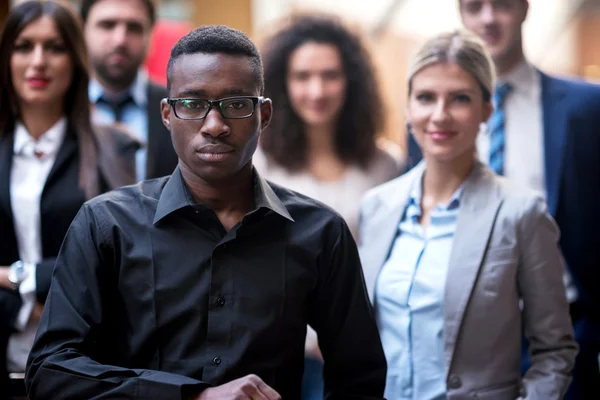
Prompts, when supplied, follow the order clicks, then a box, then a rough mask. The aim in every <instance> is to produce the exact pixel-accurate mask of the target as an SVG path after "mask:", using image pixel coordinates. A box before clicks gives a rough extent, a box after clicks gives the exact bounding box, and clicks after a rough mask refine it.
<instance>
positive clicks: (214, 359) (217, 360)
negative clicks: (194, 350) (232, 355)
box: [213, 357, 221, 365]
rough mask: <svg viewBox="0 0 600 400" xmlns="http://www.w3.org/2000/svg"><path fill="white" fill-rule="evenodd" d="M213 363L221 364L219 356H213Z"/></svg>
mask: <svg viewBox="0 0 600 400" xmlns="http://www.w3.org/2000/svg"><path fill="white" fill-rule="evenodd" d="M213 363H214V364H215V365H219V364H221V357H215V358H213Z"/></svg>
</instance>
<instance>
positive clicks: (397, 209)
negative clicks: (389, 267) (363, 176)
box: [361, 162, 425, 303]
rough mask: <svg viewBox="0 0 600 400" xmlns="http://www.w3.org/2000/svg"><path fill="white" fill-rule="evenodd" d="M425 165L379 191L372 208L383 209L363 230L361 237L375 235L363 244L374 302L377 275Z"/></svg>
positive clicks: (364, 263)
mask: <svg viewBox="0 0 600 400" xmlns="http://www.w3.org/2000/svg"><path fill="white" fill-rule="evenodd" d="M424 168H425V164H424V163H423V162H421V163H420V164H419V165H417V166H416V167H414V168H413V169H412V170H411V171H409V172H408V173H407V174H406V175H405V176H404V177H402V178H399V179H398V180H396V181H395V182H394V183H393V184H391V185H390V186H388V187H387V188H386V190H385V191H382V192H380V193H379V194H378V198H377V200H378V203H377V204H375V205H373V208H379V206H381V209H376V210H373V212H374V214H373V215H372V217H370V222H369V224H368V225H367V226H368V230H367V231H366V232H364V234H362V233H361V237H366V238H374V239H371V240H369V241H368V243H369V244H368V246H362V245H361V255H362V257H363V265H364V266H365V268H364V269H363V270H364V276H365V282H366V284H367V289H368V292H369V298H370V299H371V303H374V292H375V283H376V280H377V276H378V275H379V271H380V270H381V267H383V264H384V263H385V261H386V260H387V258H388V255H389V253H390V250H391V248H392V245H393V244H394V240H395V239H396V236H397V234H398V224H399V223H400V218H402V214H404V210H405V209H406V205H407V204H408V200H409V198H410V188H411V187H412V185H413V183H414V181H415V180H416V179H419V178H420V177H421V176H422V174H423V170H424ZM367 217H368V218H369V216H367Z"/></svg>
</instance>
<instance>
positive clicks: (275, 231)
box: [26, 170, 386, 400]
mask: <svg viewBox="0 0 600 400" xmlns="http://www.w3.org/2000/svg"><path fill="white" fill-rule="evenodd" d="M254 182H255V184H254V197H255V204H256V209H255V210H254V211H252V212H250V213H248V214H247V215H245V216H244V218H243V220H242V221H241V222H240V223H238V224H237V225H236V226H234V227H233V229H231V230H230V231H229V232H226V231H225V229H224V228H223V226H222V225H221V223H220V221H219V220H218V218H217V217H216V215H215V214H214V212H213V211H212V210H211V209H209V208H207V207H206V206H203V205H200V204H194V201H193V200H192V197H191V195H190V193H189V191H188V189H187V187H186V185H185V183H184V182H183V179H182V176H181V173H180V171H179V170H176V171H175V173H174V174H173V175H172V177H170V178H168V177H167V178H160V179H156V180H150V181H145V182H142V183H140V184H138V185H135V186H131V187H126V188H122V189H119V190H116V191H113V192H110V193H108V194H106V195H103V196H100V197H97V198H96V199H93V200H91V201H89V202H87V203H86V204H85V205H84V206H83V207H82V209H81V210H80V212H79V214H78V215H77V217H76V218H75V220H74V221H73V224H72V225H71V228H70V229H69V232H68V233H67V235H66V238H65V241H64V244H63V247H62V249H61V252H60V255H59V258H58V261H57V264H56V267H55V271H54V277H53V280H52V286H51V290H50V295H49V297H48V301H47V302H46V309H45V311H44V314H43V317H42V320H41V322H40V325H39V329H38V337H37V339H36V342H35V345H34V347H33V350H32V352H31V355H30V358H29V363H28V370H27V377H26V383H27V386H28V390H29V394H30V396H31V397H32V398H35V399H50V398H51V399H59V398H71V397H75V398H93V397H94V398H95V397H96V396H99V397H102V398H104V397H105V396H106V397H110V398H136V399H138V398H139V399H141V398H148V399H176V398H185V397H186V396H187V395H188V394H190V393H194V392H196V393H197V392H199V391H201V390H202V389H204V388H206V387H207V386H210V385H219V384H223V383H226V382H229V381H231V380H234V379H237V378H239V377H242V376H245V375H247V374H256V375H258V376H259V377H261V378H262V379H263V380H264V381H265V382H266V383H267V384H268V385H269V386H271V387H273V388H274V389H275V390H277V391H278V392H279V393H280V394H281V395H282V397H283V399H285V400H289V399H298V398H299V397H300V386H301V377H302V371H303V355H304V339H305V335H306V325H307V324H310V325H311V326H312V327H314V328H315V330H316V331H317V333H318V336H319V344H320V347H321V351H322V353H323V357H324V359H325V371H324V376H325V388H326V392H327V393H329V394H330V397H329V398H331V399H333V398H336V399H337V398H339V399H351V398H360V399H370V398H382V396H383V389H384V385H385V376H386V364H385V357H384V354H383V350H382V347H381V343H380V340H379V335H378V332H377V328H376V325H375V321H374V318H373V315H372V311H371V308H370V304H369V301H368V298H367V293H366V289H365V284H364V280H363V277H362V271H361V265H360V261H359V257H358V253H357V250H356V245H355V243H354V241H353V240H352V237H351V235H350V232H349V230H348V228H347V226H346V224H345V223H344V221H343V220H342V218H341V217H339V216H338V215H337V214H336V213H334V212H333V211H331V210H330V209H328V208H326V207H325V206H323V205H321V204H320V203H318V202H316V201H315V200H312V199H310V198H307V197H304V196H301V195H299V194H297V193H295V192H292V191H290V190H287V189H284V188H282V187H280V186H276V185H274V184H271V183H267V182H266V181H264V180H263V179H262V178H261V177H260V176H258V174H256V173H255V175H254Z"/></svg>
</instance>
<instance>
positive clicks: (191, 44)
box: [167, 25, 265, 95]
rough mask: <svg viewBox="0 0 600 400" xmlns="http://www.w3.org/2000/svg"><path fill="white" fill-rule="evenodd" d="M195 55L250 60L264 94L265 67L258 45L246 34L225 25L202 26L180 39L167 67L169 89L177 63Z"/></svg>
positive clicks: (258, 84) (258, 85) (261, 91)
mask: <svg viewBox="0 0 600 400" xmlns="http://www.w3.org/2000/svg"><path fill="white" fill-rule="evenodd" d="M195 53H205V54H216V53H225V54H231V55H242V56H246V57H248V58H250V62H251V63H252V67H253V69H254V74H255V78H256V85H257V87H258V89H259V91H260V94H261V95H262V94H263V92H264V87H265V82H264V76H263V66H262V60H261V58H260V53H259V52H258V49H257V48H256V45H255V44H254V43H253V42H252V40H250V38H249V37H248V35H246V34H245V33H244V32H242V31H238V30H237V29H233V28H230V27H228V26H225V25H207V26H201V27H199V28H196V29H194V30H193V31H191V32H190V33H188V34H187V35H185V36H184V37H182V38H181V39H179V41H178V42H177V43H176V44H175V46H173V49H172V50H171V57H170V58H169V64H168V66H167V88H169V89H170V88H171V79H172V73H173V65H174V64H175V61H177V59H178V58H179V57H181V56H182V55H185V54H195Z"/></svg>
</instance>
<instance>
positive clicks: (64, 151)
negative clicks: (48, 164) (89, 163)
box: [44, 128, 77, 191]
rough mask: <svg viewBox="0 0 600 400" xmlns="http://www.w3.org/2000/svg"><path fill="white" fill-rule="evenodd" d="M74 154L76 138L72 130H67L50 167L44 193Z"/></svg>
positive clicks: (75, 151)
mask: <svg viewBox="0 0 600 400" xmlns="http://www.w3.org/2000/svg"><path fill="white" fill-rule="evenodd" d="M76 153H77V137H76V135H75V133H74V132H73V129H72V128H67V134H66V135H65V140H64V141H63V143H62V145H61V146H60V149H59V150H58V154H57V155H56V160H55V161H54V165H53V166H52V169H51V170H50V174H49V175H48V179H47V180H46V184H45V186H44V191H45V190H46V187H47V186H49V185H50V184H51V183H52V181H53V180H54V179H55V178H56V177H57V176H59V173H60V171H62V170H63V168H65V167H66V166H67V164H68V162H69V161H70V160H71V157H74V156H75V155H76Z"/></svg>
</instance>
